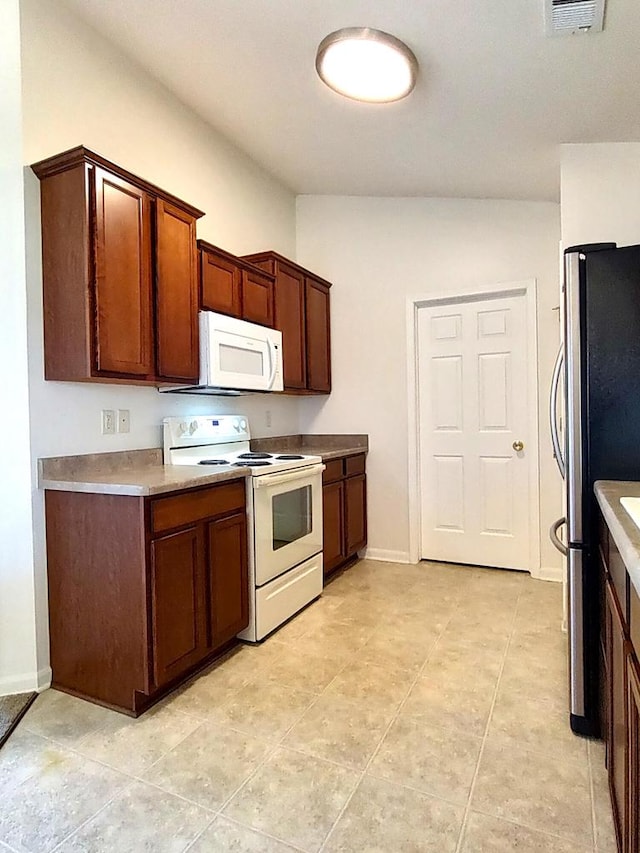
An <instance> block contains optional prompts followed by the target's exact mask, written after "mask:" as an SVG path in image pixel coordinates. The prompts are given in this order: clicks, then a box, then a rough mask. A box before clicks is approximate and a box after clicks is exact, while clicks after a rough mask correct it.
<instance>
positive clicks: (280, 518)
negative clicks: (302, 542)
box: [271, 486, 313, 551]
mask: <svg viewBox="0 0 640 853" xmlns="http://www.w3.org/2000/svg"><path fill="white" fill-rule="evenodd" d="M272 501H273V503H272V509H271V511H272V515H273V550H274V551H277V550H278V549H279V548H284V546H285V545H289V544H290V543H291V542H295V541H296V539H302V537H303V536H308V535H309V533H311V526H312V523H313V516H312V510H311V486H302V487H301V488H299V489H292V490H291V491H290V492H284V493H283V494H281V495H275V496H274V497H273V498H272Z"/></svg>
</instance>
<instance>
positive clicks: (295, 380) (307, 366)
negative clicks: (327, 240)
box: [244, 252, 331, 394]
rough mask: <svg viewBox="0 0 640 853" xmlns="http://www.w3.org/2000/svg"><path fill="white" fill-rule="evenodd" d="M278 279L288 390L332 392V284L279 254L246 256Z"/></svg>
mask: <svg viewBox="0 0 640 853" xmlns="http://www.w3.org/2000/svg"><path fill="white" fill-rule="evenodd" d="M244 257H245V259H246V260H248V261H250V262H251V263H252V264H255V265H256V266H258V267H260V268H261V269H264V270H266V271H267V272H269V273H271V274H272V275H274V276H275V298H274V305H275V327H276V329H279V330H280V331H281V332H282V360H283V366H284V389H285V391H289V392H291V393H300V394H304V393H316V394H328V393H329V392H330V391H331V314H330V306H329V288H330V287H331V284H330V283H329V282H328V281H324V279H321V278H319V277H318V276H316V275H315V274H314V273H311V272H309V270H306V269H304V267H301V266H299V265H298V264H296V263H294V262H293V261H290V260H288V259H287V258H284V257H282V255H279V254H278V253H277V252H259V253H257V254H254V255H245V256H244Z"/></svg>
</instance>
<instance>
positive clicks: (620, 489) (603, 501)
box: [594, 480, 640, 595]
mask: <svg viewBox="0 0 640 853" xmlns="http://www.w3.org/2000/svg"><path fill="white" fill-rule="evenodd" d="M594 490H595V493H596V498H597V499H598V503H599V504H600V509H601V510H602V514H603V516H604V520H605V521H606V522H607V526H608V527H609V530H610V532H611V535H612V536H613V540H614V542H615V543H616V545H617V546H618V550H619V551H620V555H621V557H622V559H623V560H624V564H625V566H626V567H627V571H628V572H629V577H630V578H631V583H632V584H633V586H634V588H635V591H636V592H637V593H638V595H640V529H639V528H638V527H636V525H635V524H634V522H633V521H632V520H631V516H630V515H629V513H628V512H627V511H626V509H625V508H624V507H623V506H622V504H621V503H620V498H626V497H632V498H640V483H638V482H635V481H628V480H598V481H597V483H596V484H595V487H594Z"/></svg>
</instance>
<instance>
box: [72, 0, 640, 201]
mask: <svg viewBox="0 0 640 853" xmlns="http://www.w3.org/2000/svg"><path fill="white" fill-rule="evenodd" d="M65 3H66V5H67V6H68V7H69V8H71V9H72V10H74V11H75V12H76V13H77V14H78V15H79V16H80V17H82V18H83V19H84V20H85V21H87V22H89V23H90V24H91V25H92V26H93V27H95V28H96V29H97V30H99V31H101V32H102V33H104V35H106V36H107V37H108V38H109V39H110V40H111V41H113V42H114V43H116V44H117V45H118V46H119V47H120V48H121V49H122V50H123V51H124V52H125V53H127V54H129V55H130V56H132V57H134V58H135V59H136V61H137V62H139V63H140V64H141V65H142V66H144V67H145V68H146V69H148V71H149V72H150V73H151V74H152V75H154V76H155V77H156V78H158V79H159V80H160V81H162V83H164V84H165V85H166V86H167V87H168V88H169V89H170V90H172V91H173V92H174V93H175V94H176V95H177V96H178V97H179V98H180V99H181V100H182V101H184V102H185V103H186V104H188V105H189V106H190V107H191V108H192V109H194V110H195V111H196V112H197V113H199V114H200V115H201V116H202V117H203V118H205V119H206V120H207V121H208V122H210V124H212V125H213V126H214V127H215V128H216V129H218V130H219V131H221V132H222V133H223V134H224V135H225V136H226V137H227V138H229V139H230V140H231V141H232V142H234V144H236V145H237V146H238V147H240V148H242V149H243V150H244V151H246V152H247V153H248V154H250V155H251V156H252V157H253V158H254V159H255V160H256V161H258V162H259V163H260V164H261V165H263V166H264V167H266V168H267V169H268V170H269V171H270V172H272V173H273V174H275V175H276V176H277V177H279V178H280V179H281V180H282V181H283V182H284V183H285V184H286V185H288V186H289V187H290V188H291V189H293V190H295V191H296V192H297V193H319V194H337V195H395V196H454V197H455V196H457V197H475V198H485V197H487V198H516V199H548V200H556V199H557V198H558V185H559V174H558V162H559V149H558V145H559V143H563V142H628V141H640V51H639V45H640V3H639V2H638V0H608V2H607V10H606V17H605V30H604V32H602V33H598V34H592V35H579V36H567V37H556V38H547V37H545V34H544V20H543V0H458V2H452V0H108V2H105V0H65ZM361 25H362V26H370V27H375V28H377V29H382V30H386V31H387V32H391V33H393V34H394V35H396V36H398V37H399V38H401V39H402V40H403V41H405V42H406V43H407V44H408V45H409V46H410V47H411V49H412V50H413V52H414V53H415V54H416V56H417V58H418V61H419V63H420V76H419V79H418V84H417V86H416V89H415V91H414V92H413V94H412V95H411V96H410V97H409V98H408V99H406V100H405V101H401V102H398V103H396V104H390V105H365V104H358V103H356V102H353V101H348V100H346V99H344V98H341V97H340V96H339V95H336V94H334V93H333V92H331V91H330V90H329V89H326V88H325V87H324V86H323V85H322V84H321V83H320V81H319V79H318V78H317V76H316V73H315V67H314V61H315V51H316V47H317V45H318V43H319V42H320V40H321V39H322V38H323V37H324V36H325V35H327V34H328V33H329V32H331V31H333V30H335V29H338V28H340V27H345V26H361Z"/></svg>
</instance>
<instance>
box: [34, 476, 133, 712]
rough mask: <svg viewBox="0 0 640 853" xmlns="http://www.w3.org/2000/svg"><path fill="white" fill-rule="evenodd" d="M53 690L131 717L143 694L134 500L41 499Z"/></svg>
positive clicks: (58, 495)
mask: <svg viewBox="0 0 640 853" xmlns="http://www.w3.org/2000/svg"><path fill="white" fill-rule="evenodd" d="M45 509H46V529H47V536H46V539H47V579H48V591H49V639H50V649H51V669H52V672H53V686H54V687H56V688H58V689H60V690H65V691H68V692H70V693H75V694H76V695H81V696H88V697H91V698H93V699H94V700H96V701H99V702H103V703H105V704H107V705H112V706H114V705H115V706H119V707H122V708H127V709H132V708H133V702H134V694H135V692H136V691H140V692H147V691H148V690H149V685H150V678H149V665H148V638H147V600H146V581H145V542H144V536H143V535H141V530H142V527H143V524H144V502H143V499H142V498H137V497H131V496H123V495H97V494H96V495H94V494H82V493H80V492H53V491H47V492H45Z"/></svg>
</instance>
